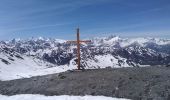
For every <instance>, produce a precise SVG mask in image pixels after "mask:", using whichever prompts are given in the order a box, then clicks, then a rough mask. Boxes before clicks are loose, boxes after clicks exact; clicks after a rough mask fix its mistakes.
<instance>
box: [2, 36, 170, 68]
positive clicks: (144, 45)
mask: <svg viewBox="0 0 170 100" xmlns="http://www.w3.org/2000/svg"><path fill="white" fill-rule="evenodd" d="M91 41H92V42H91V43H89V44H82V45H81V64H82V65H81V66H82V67H84V68H85V69H89V68H106V67H139V66H145V65H168V64H170V40H168V39H158V38H133V39H124V38H120V37H118V36H113V35H111V36H108V37H100V38H97V37H96V38H93V39H91ZM76 59H77V57H76V44H67V43H66V40H62V39H52V38H42V37H40V38H36V39H34V38H32V39H25V40H22V39H13V40H10V41H1V42H0V71H2V70H3V68H6V66H13V67H15V66H23V67H25V66H27V67H29V66H31V68H32V67H34V66H38V67H37V68H38V69H39V68H40V69H41V68H51V67H60V68H62V66H65V67H64V68H63V69H67V70H68V69H74V68H76V66H77V65H76ZM29 63H31V64H30V65H29ZM35 68H36V67H35Z"/></svg>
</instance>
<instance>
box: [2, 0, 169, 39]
mask: <svg viewBox="0 0 170 100" xmlns="http://www.w3.org/2000/svg"><path fill="white" fill-rule="evenodd" d="M77 27H80V29H81V33H82V34H81V36H82V38H88V37H93V36H102V35H105V34H106V35H107V34H114V35H119V36H121V37H161V38H170V0H0V39H1V40H6V39H12V38H30V37H39V36H42V37H53V38H61V39H74V38H75V29H76V28H77Z"/></svg>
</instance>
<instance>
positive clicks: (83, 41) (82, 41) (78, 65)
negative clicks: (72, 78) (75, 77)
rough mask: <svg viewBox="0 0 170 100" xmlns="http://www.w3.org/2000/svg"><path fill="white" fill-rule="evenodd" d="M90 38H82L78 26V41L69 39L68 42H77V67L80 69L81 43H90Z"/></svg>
mask: <svg viewBox="0 0 170 100" xmlns="http://www.w3.org/2000/svg"><path fill="white" fill-rule="evenodd" d="M89 42H91V41H90V40H80V30H79V28H77V41H67V43H76V44H77V68H78V70H81V69H80V60H81V58H80V43H89Z"/></svg>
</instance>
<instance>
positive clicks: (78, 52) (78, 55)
mask: <svg viewBox="0 0 170 100" xmlns="http://www.w3.org/2000/svg"><path fill="white" fill-rule="evenodd" d="M77 58H78V59H77V64H78V66H77V68H78V70H80V59H81V58H80V33H79V28H77Z"/></svg>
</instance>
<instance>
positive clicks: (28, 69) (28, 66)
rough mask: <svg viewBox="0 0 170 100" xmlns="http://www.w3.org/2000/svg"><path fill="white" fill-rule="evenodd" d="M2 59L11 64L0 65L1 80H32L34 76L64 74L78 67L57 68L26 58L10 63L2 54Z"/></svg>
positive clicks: (16, 59)
mask: <svg viewBox="0 0 170 100" xmlns="http://www.w3.org/2000/svg"><path fill="white" fill-rule="evenodd" d="M0 58H3V59H5V60H6V61H8V62H9V63H10V64H9V65H7V64H5V63H3V62H1V63H0V80H1V81H6V80H14V79H20V78H30V77H33V76H41V75H47V74H54V73H60V72H64V71H67V70H70V69H73V68H76V67H74V66H73V67H69V66H68V65H63V66H55V65H52V64H50V63H47V62H44V61H41V60H38V59H36V58H31V57H27V56H24V57H23V58H24V59H18V58H16V57H13V58H12V59H14V61H10V60H9V59H8V56H7V55H4V54H2V53H0Z"/></svg>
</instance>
